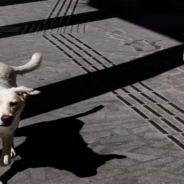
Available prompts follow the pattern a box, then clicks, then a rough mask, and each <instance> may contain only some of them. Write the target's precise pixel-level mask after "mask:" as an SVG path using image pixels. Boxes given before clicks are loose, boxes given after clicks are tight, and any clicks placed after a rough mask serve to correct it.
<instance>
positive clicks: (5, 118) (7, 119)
mask: <svg viewBox="0 0 184 184" xmlns="http://www.w3.org/2000/svg"><path fill="white" fill-rule="evenodd" d="M12 119H13V118H12V116H9V115H3V116H1V120H2V122H3V123H4V126H9V125H10V124H11V122H12Z"/></svg>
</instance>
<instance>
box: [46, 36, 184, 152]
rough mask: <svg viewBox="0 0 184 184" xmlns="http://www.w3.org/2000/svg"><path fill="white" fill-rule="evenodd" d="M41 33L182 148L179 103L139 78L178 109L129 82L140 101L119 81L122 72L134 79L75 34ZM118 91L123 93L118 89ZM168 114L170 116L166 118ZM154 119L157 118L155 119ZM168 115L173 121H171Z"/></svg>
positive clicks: (154, 92) (121, 79) (129, 78)
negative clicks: (148, 102)
mask: <svg viewBox="0 0 184 184" xmlns="http://www.w3.org/2000/svg"><path fill="white" fill-rule="evenodd" d="M43 37H44V38H45V39H46V40H48V41H49V42H50V43H51V44H53V45H54V46H55V47H56V48H58V49H59V50H60V51H62V52H63V53H64V54H65V55H67V56H68V57H69V58H70V59H71V60H72V61H73V62H74V63H76V64H77V65H78V66H79V67H81V69H83V70H84V71H85V72H87V73H89V74H90V75H92V76H93V77H94V78H95V79H96V80H98V81H99V82H100V83H101V84H103V85H104V86H105V87H106V88H108V89H109V91H110V92H111V93H112V94H113V95H114V96H115V97H116V98H117V99H118V100H120V101H121V102H122V103H123V104H125V105H127V106H129V107H130V108H131V109H132V110H133V111H134V112H135V113H137V114H138V115H139V116H141V117H142V118H144V119H146V120H147V121H148V122H149V123H150V124H151V125H153V126H154V127H155V128H156V129H157V130H158V131H160V132H161V133H163V134H165V135H167V137H168V138H169V140H171V141H172V142H174V143H175V144H177V145H178V146H179V147H180V148H182V149H184V144H183V142H184V137H183V135H184V133H183V131H182V128H181V127H183V123H184V121H183V120H182V118H181V117H178V116H179V113H183V112H184V111H183V110H182V109H181V108H180V107H178V106H177V105H175V104H174V103H172V102H170V101H169V100H168V99H166V98H165V97H163V96H162V95H161V94H159V93H158V92H156V91H154V90H153V89H151V88H150V87H149V86H147V85H146V84H144V83H143V82H138V83H137V84H138V85H139V86H141V87H143V88H144V89H145V90H147V91H149V92H151V94H152V95H154V96H156V97H157V98H159V99H160V100H162V101H163V102H165V103H167V105H169V106H171V107H172V108H174V109H175V110H177V111H178V112H179V113H177V115H176V114H174V113H173V112H171V111H170V110H168V109H167V108H166V107H164V103H163V104H160V102H159V101H156V100H155V99H153V98H151V96H148V95H147V94H145V92H143V91H141V90H140V89H138V87H136V86H135V85H134V84H131V85H129V87H130V88H132V89H133V90H134V91H136V92H138V94H140V95H141V96H142V97H143V98H144V99H145V100H144V101H143V100H142V99H140V98H139V97H138V96H135V94H136V93H135V94H132V92H131V91H129V90H127V89H126V86H124V87H122V82H120V81H123V80H124V77H123V76H126V79H128V80H130V81H131V82H132V81H134V79H132V77H131V76H129V75H128V74H127V73H125V72H124V71H123V70H121V68H119V67H118V65H115V64H114V63H113V62H112V61H110V60H109V59H107V58H106V57H104V56H103V55H102V54H100V53H99V52H98V51H96V50H95V49H93V48H92V47H91V46H89V45H87V44H86V43H84V42H83V41H81V40H79V39H78V38H76V37H75V36H74V35H71V34H68V36H67V37H66V36H65V35H43ZM132 83H133V82H132ZM125 84H126V83H125ZM120 91H121V92H122V93H120ZM123 94H124V95H123ZM128 98H131V100H133V101H136V102H137V103H138V105H137V106H136V105H134V104H132V103H130V101H129V99H128ZM146 100H148V101H150V102H151V103H152V104H153V105H151V107H150V105H148V104H147V103H146V102H147V101H146ZM163 112H164V113H163ZM168 116H169V120H168V119H167V118H168ZM153 119H154V120H153ZM155 119H158V122H157V121H156V120H155ZM170 119H172V120H173V121H170Z"/></svg>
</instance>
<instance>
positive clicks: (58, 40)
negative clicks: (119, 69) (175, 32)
mask: <svg viewBox="0 0 184 184" xmlns="http://www.w3.org/2000/svg"><path fill="white" fill-rule="evenodd" d="M43 37H44V38H45V39H46V40H48V41H49V42H50V43H51V44H53V45H54V46H55V47H57V48H58V49H59V50H60V51H62V52H63V53H64V54H65V55H67V56H68V57H69V58H70V59H71V60H72V61H73V62H75V63H76V64H77V65H78V66H80V67H81V68H82V69H83V70H84V71H85V72H87V73H89V74H91V75H92V76H93V78H95V79H97V80H98V81H100V83H101V84H103V85H105V86H106V87H107V88H108V89H109V90H110V92H111V93H112V94H113V95H114V96H115V97H116V98H117V99H119V100H120V101H121V102H123V104H126V105H127V106H129V107H130V108H131V109H132V110H134V111H135V112H136V113H137V114H138V115H139V116H141V117H142V118H144V119H146V120H147V121H148V122H149V123H150V124H151V125H153V126H154V127H155V128H157V130H159V131H160V132H161V133H163V134H166V135H167V137H168V138H169V140H171V141H172V142H174V143H175V144H177V145H178V146H179V147H180V148H182V149H184V145H183V144H182V142H180V141H179V140H178V139H176V138H175V137H174V136H173V135H169V133H168V132H167V131H166V130H164V129H163V128H162V127H161V126H160V125H158V124H157V123H156V122H155V121H153V120H152V119H150V118H149V117H148V116H146V115H145V114H144V113H142V112H141V111H140V110H139V109H137V108H136V107H134V106H133V105H132V104H130V103H129V102H127V100H125V99H124V98H123V97H122V96H121V95H120V94H118V92H117V91H116V90H112V89H113V88H112V87H111V86H109V85H107V84H104V82H102V81H101V78H100V79H99V78H98V76H95V75H94V73H93V72H91V71H89V70H88V69H87V68H86V67H85V66H84V65H82V64H80V61H77V60H78V58H81V59H82V60H83V61H85V62H86V61H87V60H86V59H85V58H84V57H83V56H82V55H81V54H78V52H77V51H76V50H78V49H79V48H81V47H80V46H79V45H77V47H75V45H76V43H74V42H72V41H71V40H70V39H68V38H66V37H65V36H63V35H59V36H58V35H57V36H56V35H50V36H48V35H47V36H46V35H44V36H43ZM64 40H65V41H64ZM68 40H70V41H68ZM66 41H67V43H65V42H66ZM68 43H70V44H73V46H72V47H70V46H68V45H70V44H68ZM80 43H83V42H80ZM85 45H86V44H85ZM61 47H62V48H61ZM88 49H89V47H88ZM82 50H83V49H82ZM69 52H71V53H70V54H69ZM85 52H87V51H86V50H85ZM97 53H98V52H97ZM88 54H89V53H88ZM73 55H75V56H73ZM93 58H94V56H92V59H93ZM103 58H105V57H104V56H103ZM106 59H107V58H105V60H106ZM107 60H108V59H107ZM94 61H98V62H97V63H98V64H100V63H101V62H100V61H99V60H98V59H95V60H94ZM87 64H89V65H90V66H92V67H93V68H94V69H95V71H98V72H101V70H99V69H98V68H97V67H95V66H94V65H93V64H92V63H91V62H87ZM101 64H102V63H101ZM102 66H103V67H104V65H103V64H102ZM104 68H105V69H107V68H106V67H104ZM102 76H103V74H102ZM105 77H107V76H105ZM107 79H108V80H109V78H108V77H107ZM112 82H113V81H112ZM143 85H145V84H143ZM148 88H149V87H148ZM139 91H140V90H139ZM129 93H130V92H129ZM141 93H142V94H144V93H143V92H141ZM129 96H130V97H132V96H133V95H132V94H130V95H129ZM134 100H135V98H134ZM138 102H139V101H138ZM140 104H141V105H142V106H143V107H144V108H146V109H147V110H149V111H150V112H152V113H153V114H154V115H156V116H158V117H159V118H161V120H162V122H164V123H165V124H166V125H167V126H168V127H170V128H171V129H173V130H174V131H176V132H182V130H180V129H179V128H178V127H176V126H175V125H173V124H172V123H171V122H169V121H168V120H167V119H166V118H163V117H162V116H161V115H160V114H158V113H157V112H155V111H154V110H153V109H151V108H150V107H149V106H147V105H144V104H142V102H141V103H140ZM157 104H158V103H157ZM158 105H160V106H161V104H158ZM160 106H158V107H160ZM161 109H162V110H163V106H162V108H161ZM166 112H167V113H168V111H166ZM168 114H169V115H171V114H170V113H168ZM172 117H173V116H172ZM176 118H178V117H175V119H176ZM176 120H177V119H176ZM180 123H181V122H180ZM179 138H180V137H179ZM176 140H177V141H176ZM181 145H183V146H181Z"/></svg>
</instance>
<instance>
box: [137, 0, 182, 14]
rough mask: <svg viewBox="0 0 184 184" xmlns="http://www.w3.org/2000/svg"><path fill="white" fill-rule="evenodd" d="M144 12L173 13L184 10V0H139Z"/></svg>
mask: <svg viewBox="0 0 184 184" xmlns="http://www.w3.org/2000/svg"><path fill="white" fill-rule="evenodd" d="M139 1H140V3H141V5H142V7H143V9H144V12H151V13H166V12H167V13H172V12H184V2H183V1H182V0H162V1H160V0H150V1H147V0H139Z"/></svg>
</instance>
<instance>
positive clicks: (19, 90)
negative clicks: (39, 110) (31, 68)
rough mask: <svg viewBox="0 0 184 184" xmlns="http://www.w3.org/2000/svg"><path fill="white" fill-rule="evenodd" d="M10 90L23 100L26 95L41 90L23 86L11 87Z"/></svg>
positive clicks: (35, 93)
mask: <svg viewBox="0 0 184 184" xmlns="http://www.w3.org/2000/svg"><path fill="white" fill-rule="evenodd" d="M11 90H12V91H13V92H15V93H16V94H17V95H19V96H20V97H21V98H22V99H23V100H25V99H26V98H27V96H28V95H37V94H39V93H40V92H41V91H38V90H34V89H32V88H27V87H24V86H20V87H15V88H11Z"/></svg>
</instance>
